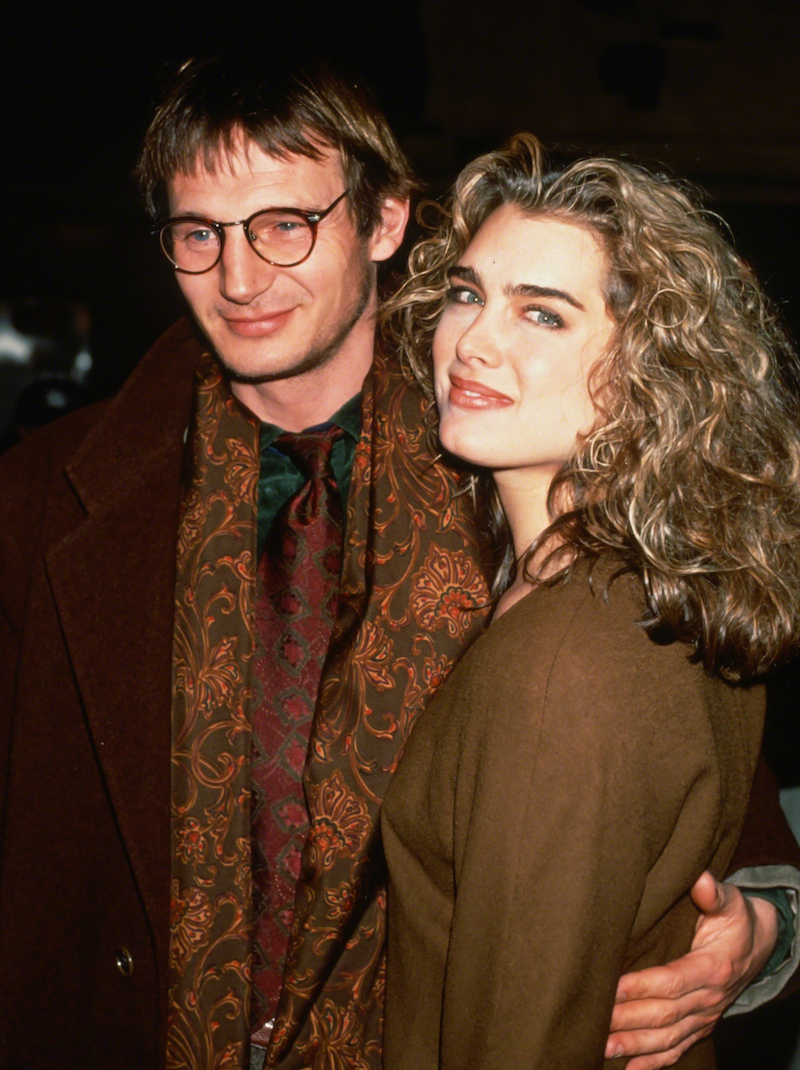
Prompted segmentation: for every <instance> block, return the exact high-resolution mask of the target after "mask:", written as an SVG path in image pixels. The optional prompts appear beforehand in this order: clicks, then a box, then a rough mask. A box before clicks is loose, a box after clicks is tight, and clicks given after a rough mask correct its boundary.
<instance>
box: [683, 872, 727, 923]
mask: <svg viewBox="0 0 800 1070" xmlns="http://www.w3.org/2000/svg"><path fill="white" fill-rule="evenodd" d="M730 887H731V885H725V884H719V883H718V882H717V881H716V880H715V879H714V877H713V875H712V874H711V873H709V872H708V870H706V871H705V872H704V873H701V874H700V876H699V877H698V878H697V880H696V881H695V882H694V885H693V886H692V902H693V903H694V905H695V906H696V907H697V909H698V910H701V911H702V912H703V913H704V914H716V913H717V912H719V911H721V910H724V909H725V906H726V904H727V889H728V888H730Z"/></svg>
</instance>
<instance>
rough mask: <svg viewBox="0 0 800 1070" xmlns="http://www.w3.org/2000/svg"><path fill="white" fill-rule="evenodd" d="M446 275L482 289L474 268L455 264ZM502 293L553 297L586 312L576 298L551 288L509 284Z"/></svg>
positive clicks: (531, 284)
mask: <svg viewBox="0 0 800 1070" xmlns="http://www.w3.org/2000/svg"><path fill="white" fill-rule="evenodd" d="M447 275H448V278H450V279H452V278H453V276H455V277H456V278H459V279H463V281H464V282H471V283H472V284H473V286H478V287H481V288H482V287H483V283H482V282H481V277H480V275H479V274H478V272H477V271H476V270H475V268H471V267H467V265H466V264H455V265H454V266H453V267H451V268H450V270H449V271H448V272H447ZM503 293H504V294H505V295H506V297H554V298H556V299H557V300H559V301H566V302H567V304H568V305H572V307H573V308H577V309H580V311H581V312H585V311H586V309H585V308H584V306H583V305H582V304H581V303H580V301H579V300H578V299H577V297H573V296H572V294H571V293H568V292H567V290H557V289H556V288H555V287H553V286H537V285H536V284H535V283H532V282H519V283H517V284H516V285H515V286H512V285H511V284H509V285H507V286H504V287H503Z"/></svg>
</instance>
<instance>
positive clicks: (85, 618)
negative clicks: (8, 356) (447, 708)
mask: <svg viewBox="0 0 800 1070" xmlns="http://www.w3.org/2000/svg"><path fill="white" fill-rule="evenodd" d="M199 353H200V349H199V346H198V343H197V341H196V340H195V338H194V336H193V335H192V332H191V330H190V329H189V328H188V326H187V325H186V324H185V323H184V324H179V325H177V326H176V327H175V328H173V329H172V330H171V331H170V332H168V333H167V335H165V336H164V338H163V339H161V341H160V342H159V343H158V344H157V345H156V346H155V348H154V349H153V350H152V351H151V353H150V354H149V355H148V356H147V357H146V358H145V359H144V361H143V362H142V364H141V365H140V367H139V368H138V369H137V371H136V372H135V373H134V375H133V376H132V377H131V379H130V380H129V381H128V383H127V384H126V386H125V387H124V389H123V391H122V392H121V393H120V395H119V396H118V398H116V399H115V400H114V401H112V402H110V403H107V404H103V405H101V406H97V407H94V408H91V409H88V410H85V411H83V412H80V413H76V414H74V415H73V416H71V417H67V418H66V419H65V420H63V421H60V422H59V423H57V424H55V425H52V426H51V427H48V428H45V429H43V430H42V431H41V432H40V433H38V434H37V435H35V436H33V437H32V438H31V439H30V440H28V441H27V442H25V443H24V444H22V445H21V446H20V447H19V448H17V449H15V450H13V451H11V453H9V454H7V455H6V456H5V457H3V458H0V518H2V519H1V520H0V831H1V834H2V838H1V839H0V1008H2V1010H1V1011H0V1068H2V1070H12V1068H13V1070H17V1068H19V1067H24V1068H25V1070H45V1068H46V1070H87V1068H93V1067H102V1068H103V1070H153V1068H156V1070H157V1068H158V1067H160V1066H161V1065H162V1064H163V1051H164V1035H165V1022H164V1010H165V1007H166V979H167V962H168V953H169V873H170V856H169V852H170V844H169V825H168V816H169V792H170V787H169V753H170V682H171V668H172V666H171V649H172V628H173V613H174V585H175V576H174V573H175V543H176V533H177V527H178V498H179V484H180V476H181V468H182V464H183V453H184V442H183V438H184V433H185V430H186V427H187V424H188V422H189V415H190V409H191V404H192V377H193V374H194V370H195V367H196V364H197V360H198V357H199ZM382 382H383V385H382V387H381V388H380V389H378V388H377V387H376V385H375V382H374V381H372V382H371V385H368V387H367V391H366V393H365V412H366V413H367V416H366V418H365V428H364V434H363V436H362V441H361V443H360V444H359V448H358V451H357V456H356V464H355V468H354V481H353V486H352V488H351V495H350V503H349V516H348V543H347V548H346V555H345V557H346V563H345V570H344V582H343V593H344V596H343V602H342V612H341V615H340V621H339V630H338V633H337V640H336V642H335V646H334V649H333V651H332V654H333V663H332V665H331V667H330V668H329V670H328V672H327V674H326V679H325V682H324V689H323V690H324V695H325V699H324V701H325V702H326V703H327V704H328V708H330V709H331V710H332V711H333V712H334V714H335V716H334V717H333V718H332V719H331V718H329V719H328V728H329V735H328V736H326V738H325V739H322V740H318V742H319V745H320V746H319V751H318V752H315V755H316V754H317V753H318V755H319V757H320V760H322V759H326V758H327V757H328V756H329V755H332V756H333V758H332V760H335V762H336V767H337V768H338V769H340V770H342V775H343V776H346V778H347V780H346V783H347V787H348V790H349V792H350V793H351V797H353V796H358V797H360V799H361V800H362V803H359V805H362V804H363V807H364V809H365V811H366V812H367V813H368V814H369V824H370V835H369V836H366V837H363V840H364V842H363V843H362V853H361V855H360V861H361V863H362V866H361V870H359V873H357V874H356V875H355V877H356V879H358V877H359V874H360V875H361V876H362V877H363V875H364V874H367V875H369V878H370V880H369V883H368V884H363V885H361V887H365V888H366V889H367V894H366V896H365V897H364V898H361V899H360V898H359V897H358V896H355V897H353V896H351V895H350V894H349V888H348V885H347V884H346V882H345V883H343V882H342V881H341V878H340V876H339V874H340V872H341V866H342V865H344V863H345V862H346V861H347V859H346V858H345V859H343V860H341V864H337V866H334V867H332V868H331V870H330V875H331V879H334V878H335V881H334V885H333V887H330V886H329V887H327V888H326V887H325V886H324V884H323V886H322V887H321V888H319V889H317V890H316V891H315V895H318V898H316V899H314V902H313V903H312V905H311V913H310V915H309V916H308V917H306V918H304V919H303V923H304V924H305V923H306V922H307V923H308V929H306V930H305V931H306V932H309V933H311V934H312V937H313V938H312V939H309V940H307V941H306V943H305V945H304V946H305V947H306V949H307V955H306V960H305V962H304V963H303V962H301V964H300V965H301V966H302V967H303V968H304V969H305V968H306V967H307V969H308V971H309V972H308V975H307V976H306V977H305V983H304V985H303V984H298V985H297V986H296V989H295V991H294V992H293V993H292V998H291V1000H290V1003H291V1008H290V1009H291V1012H292V1015H293V1016H294V1020H295V1023H296V1029H295V1032H294V1034H293V1035H292V1036H288V1038H287V1040H286V1049H285V1050H284V1052H283V1053H280V1052H278V1053H275V1055H276V1059H278V1058H279V1059H280V1062H279V1065H280V1066H281V1067H282V1068H288V1067H294V1066H308V1065H310V1064H311V1063H312V1062H313V1060H314V1058H315V1056H316V1055H319V1056H320V1061H319V1064H318V1065H320V1066H322V1067H336V1068H337V1070H341V1068H343V1067H346V1068H347V1070H351V1068H363V1067H369V1068H370V1070H374V1068H377V1067H378V1066H379V1064H380V1043H379V1024H380V1019H379V1011H380V1003H381V1000H380V995H381V979H382V970H381V963H382V952H381V948H382V934H383V899H384V895H383V885H382V878H381V866H380V859H381V852H380V845H379V841H378V840H377V838H376V836H375V835H374V823H375V820H376V815H377V809H378V806H379V804H380V800H381V798H382V795H383V791H384V790H385V787H386V784H387V782H388V779H389V777H390V776H391V774H392V771H393V768H394V764H395V762H396V761H397V757H398V755H399V753H400V750H401V748H402V744H403V741H404V739H405V737H406V736H407V734H408V732H409V730H410V725H411V722H412V721H413V719H414V716H415V714H416V712H417V711H418V710H419V708H420V706H421V705H422V704H423V702H424V701H425V700H426V699H427V698H428V697H429V696H430V694H431V693H432V691H433V690H434V689H435V688H436V686H438V684H439V683H440V682H441V680H442V679H443V677H444V676H445V675H446V673H447V671H448V669H449V667H450V664H451V662H452V658H453V657H454V656H455V654H456V653H457V652H458V651H459V650H460V649H461V648H462V647H463V646H464V645H465V643H466V641H467V640H468V638H469V637H470V634H474V632H475V630H476V629H477V628H479V627H480V614H479V613H477V612H475V611H473V610H470V609H469V603H470V599H472V601H473V604H474V601H475V599H477V597H478V592H479V591H480V589H481V584H480V581H479V578H478V571H477V568H476V565H475V563H474V553H473V550H472V543H471V535H470V530H469V522H468V520H467V519H466V518H465V517H464V516H462V515H461V510H462V509H463V508H465V507H466V500H465V499H464V498H461V499H459V500H458V502H457V503H456V504H455V505H453V504H452V502H451V498H452V491H453V482H452V478H451V477H450V476H449V475H448V474H447V473H446V472H445V471H444V470H442V469H441V468H440V467H439V466H438V465H435V464H432V463H431V461H430V457H429V456H428V455H427V453H426V450H425V447H424V442H423V434H422V431H421V425H422V419H421V415H420V413H421V404H420V401H419V399H418V398H417V397H416V396H415V395H414V394H413V392H410V391H408V390H407V389H406V388H404V387H402V386H400V385H399V384H398V383H397V382H396V381H395V382H394V385H392V384H391V383H390V382H389V380H383V381H382ZM373 413H374V417H373ZM440 548H443V549H440ZM465 591H466V592H467V597H466V599H465V597H464V592H465ZM317 771H320V772H322V766H321V765H320V766H316V765H315V767H314V769H313V770H312V772H315V773H316V772H317ZM752 813H753V821H752V824H751V825H750V826H749V827H750V829H751V833H750V834H749V836H748V838H747V840H746V842H745V844H744V847H743V850H742V852H741V854H740V857H739V859H738V861H737V862H736V865H738V864H740V863H741V864H747V863H750V864H759V863H763V862H770V861H774V862H785V861H794V860H795V858H796V855H795V854H794V853H793V847H792V842H793V841H791V840H790V839H788V838H787V837H788V833H787V831H786V826H785V823H783V824H782V823H781V819H780V814H779V810H778V809H777V802H776V797H775V796H774V793H773V794H770V793H769V791H768V790H765V791H764V792H760V793H759V802H758V804H757V805H754V806H753V808H752ZM376 863H377V865H376ZM350 887H352V886H350ZM319 893H321V895H320V894H319ZM326 910H327V911H328V913H327V914H326ZM360 922H365V923H366V925H365V926H364V927H362V928H361V929H359V925H358V924H357V923H360ZM370 926H371V928H370ZM315 929H316V933H315V931H314V930H315ZM354 931H359V932H360V933H361V936H360V939H359V941H350V942H349V943H348V942H347V941H346V940H341V939H339V938H338V935H337V934H340V933H346V934H351V933H352V932H354ZM318 935H319V938H317V937H318ZM331 936H333V937H334V938H333V939H330V938H329V937H331ZM353 956H355V958H353ZM118 962H119V964H120V965H121V966H122V970H121V969H120V968H119V966H118ZM127 962H129V963H132V971H131V970H130V969H129V968H128V967H127V966H126V963H127ZM127 974H129V975H127ZM331 979H333V981H334V982H337V981H343V984H341V985H340V986H339V988H340V990H341V991H338V990H337V991H331V988H330V981H331ZM342 993H344V994H345V995H344V996H343V995H342ZM347 993H350V995H349V996H348V995H347ZM345 997H346V998H345ZM320 1038H322V1039H320ZM320 1045H321V1046H320Z"/></svg>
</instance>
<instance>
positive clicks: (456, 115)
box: [0, 0, 800, 1070]
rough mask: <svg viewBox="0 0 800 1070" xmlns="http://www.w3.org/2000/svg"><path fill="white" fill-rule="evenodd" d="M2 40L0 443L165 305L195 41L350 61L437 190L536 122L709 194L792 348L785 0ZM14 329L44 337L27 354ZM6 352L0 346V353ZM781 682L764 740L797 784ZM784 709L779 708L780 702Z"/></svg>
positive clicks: (131, 350) (243, 4) (42, 29)
mask: <svg viewBox="0 0 800 1070" xmlns="http://www.w3.org/2000/svg"><path fill="white" fill-rule="evenodd" d="M16 19H17V23H18V25H17V28H15V29H8V28H7V31H6V34H4V56H3V63H2V72H1V73H2V79H3V83H4V84H3V85H2V87H0V89H1V90H2V99H3V100H4V101H5V103H6V111H7V113H8V114H7V118H6V121H5V139H4V140H5V145H6V162H5V166H4V168H3V169H2V176H0V177H1V180H2V204H3V205H4V207H5V211H4V213H3V218H2V230H1V231H0V233H2V234H3V235H4V238H5V250H4V254H5V255H4V256H3V257H1V258H0V434H2V433H3V431H4V429H5V426H6V424H8V423H9V422H10V419H11V408H12V404H13V401H14V398H15V397H16V395H17V393H18V392H19V390H20V389H21V387H22V386H23V385H24V384H25V383H26V382H27V381H28V380H29V379H30V378H32V377H33V376H34V375H36V374H41V373H42V372H45V373H47V374H53V373H58V374H61V373H65V372H67V371H68V370H69V367H70V366H71V362H72V360H73V358H74V354H75V352H76V351H77V349H79V348H80V347H81V346H82V345H83V346H86V347H88V350H89V352H90V353H91V356H92V361H93V364H92V369H91V372H90V373H89V375H88V379H87V382H86V389H87V391H88V393H87V395H86V396H87V397H99V396H104V395H106V394H108V393H110V392H112V391H114V390H115V389H116V388H117V387H118V386H119V385H120V384H121V382H122V381H123V380H124V378H125V377H126V376H127V374H128V373H129V372H130V370H131V368H132V367H133V365H134V364H135V362H136V361H137V360H138V359H139V357H140V356H141V355H142V354H143V353H144V351H145V350H146V349H147V348H148V347H149V345H150V344H151V343H152V342H153V341H154V339H155V338H156V337H157V335H158V334H159V333H160V332H161V331H162V330H163V329H164V328H166V327H167V326H168V325H169V324H170V323H171V322H172V321H173V320H174V319H175V318H176V317H177V316H178V315H179V314H180V313H181V303H180V300H179V297H178V293H177V288H176V286H175V284H174V281H173V280H172V277H171V271H170V269H169V266H168V264H167V262H166V260H165V259H164V258H163V257H162V256H161V254H160V253H159V251H158V249H157V248H156V246H155V244H154V239H152V238H151V237H150V236H149V224H148V219H147V217H146V215H145V213H144V211H143V209H142V208H141V206H140V204H139V200H138V196H137V193H136V189H135V186H134V183H133V180H132V179H131V177H130V172H131V170H132V168H133V166H134V164H135V161H136V156H137V152H138V147H139V143H140V140H141V137H142V135H143V133H144V130H145V128H146V126H147V123H148V120H149V117H150V113H151V110H152V106H153V102H154V100H155V98H156V96H157V94H158V91H159V88H160V86H161V84H162V82H163V79H164V77H165V74H166V72H167V71H168V70H169V69H171V67H172V66H174V65H175V63H176V62H177V61H179V60H180V59H181V58H184V57H186V56H187V55H189V54H191V53H192V52H193V51H195V50H197V49H198V48H202V47H205V46H213V45H214V43H223V42H228V41H234V42H236V41H242V42H244V41H248V42H250V43H251V44H253V45H255V46H256V47H257V48H259V49H260V50H261V51H262V52H263V56H264V63H265V68H266V67H267V66H268V64H269V62H270V57H271V56H284V55H286V54H289V55H295V54H296V55H302V54H303V51H304V49H307V48H309V47H314V48H315V49H317V50H322V51H328V52H329V53H330V55H331V56H332V58H334V59H336V60H338V61H342V60H344V61H345V62H347V63H349V64H351V65H352V64H355V65H356V66H358V67H360V69H361V70H362V72H363V74H364V75H365V77H366V78H367V80H368V81H370V82H371V83H372V84H373V86H374V87H375V89H376V90H377V92H378V95H379V97H380V100H381V102H382V104H383V106H384V108H385V110H386V112H387V114H388V116H389V118H390V120H391V121H392V123H393V125H394V126H395V128H396V130H397V131H398V133H399V134H400V136H401V140H402V141H403V144H404V146H405V148H406V149H407V151H408V152H409V154H410V156H411V158H412V160H413V162H414V163H415V165H416V167H417V169H418V170H419V172H420V173H421V175H422V177H423V178H424V179H425V180H426V182H427V183H428V185H429V189H430V190H431V191H432V192H434V193H438V192H441V191H443V190H444V189H446V188H447V185H448V184H449V182H450V181H451V180H452V178H453V177H454V175H455V173H456V172H457V170H458V168H459V167H460V166H461V165H462V164H463V163H464V162H466V160H468V159H469V158H470V157H472V156H474V155H475V154H476V153H478V152H480V151H483V150H485V149H489V148H494V147H496V146H497V145H498V144H499V143H500V142H501V141H502V140H503V139H504V138H505V137H506V136H508V134H510V133H511V132H513V131H514V130H517V129H530V130H533V131H534V132H535V133H537V134H538V135H539V136H540V137H541V138H542V139H543V140H544V141H545V142H546V143H547V144H548V145H550V146H553V147H556V148H558V149H559V150H560V151H563V152H564V153H567V154H571V153H586V152H596V151H604V152H613V153H622V154H626V155H630V156H633V157H634V158H636V159H639V160H642V161H644V162H646V163H650V164H652V165H654V166H656V167H657V168H660V169H666V170H668V171H670V172H673V173H676V174H679V175H681V176H684V177H687V178H689V179H691V180H693V181H695V182H696V183H699V184H700V185H701V186H702V187H703V188H704V189H705V190H707V191H708V193H709V195H710V198H711V206H712V207H713V208H714V210H715V211H717V212H719V214H720V215H721V216H723V218H724V219H725V220H726V221H727V222H728V223H729V224H730V226H731V231H732V236H733V240H734V242H735V244H736V245H737V247H738V248H739V250H740V252H741V253H742V254H743V255H744V256H745V257H746V258H747V259H748V260H749V261H750V262H751V263H752V264H753V265H754V266H755V267H756V270H757V272H758V273H759V275H760V277H761V278H762V280H763V281H764V283H765V285H766V287H767V289H768V291H769V292H770V293H771V294H772V296H773V297H774V298H775V299H776V300H777V302H778V303H779V305H780V307H781V308H782V311H783V314H784V317H785V319H786V321H787V323H788V326H789V328H790V331H791V333H792V334H793V336H794V337H795V339H798V338H800V266H799V264H798V247H800V215H799V214H798V206H800V5H799V4H798V3H797V0H762V2H749V0H747V2H746V0H706V2H703V0H693V2H692V0H684V2H680V3H666V2H664V3H659V2H656V0H564V2H558V0H551V2H549V3H539V2H535V0H534V2H529V3H513V2H510V0H494V2H493V3H491V5H490V0H449V2H444V0H418V2H411V0H409V2H400V0H387V2H385V3H382V4H379V5H378V4H375V5H373V6H372V7H371V8H370V9H369V11H368V13H367V14H363V13H360V12H357V10H356V7H355V5H351V4H335V3H330V4H327V5H318V4H309V3H302V2H301V3H292V4H288V3H284V4H281V5H277V4H271V3H268V2H266V3H258V4H256V3H253V2H252V0H239V2H236V0H227V2H225V3H210V2H202V0H198V2H195V3H191V4H189V3H169V2H168V0H165V2H163V3H161V4H155V3H153V2H152V0H147V2H145V3H139V4H135V5H134V4H126V3H122V4H117V5H115V6H111V5H107V6H104V7H92V6H88V7H83V8H82V9H81V10H80V11H78V10H77V9H76V8H74V7H73V6H72V5H65V6H63V7H62V8H61V9H60V10H57V11H55V12H54V11H53V10H52V9H50V8H45V7H44V5H40V4H36V3H34V4H27V5H24V6H20V7H18V8H17V12H16ZM15 330H19V331H21V332H22V333H23V334H27V335H34V336H40V335H44V334H46V333H48V332H49V333H55V334H60V336H61V338H62V342H63V344H62V346H61V348H60V349H57V350H48V349H47V347H46V346H44V347H42V346H39V348H38V350H37V353H35V354H34V355H33V357H32V360H31V361H29V362H28V363H26V364H24V365H23V364H21V363H20V362H19V361H16V362H15V361H13V360H11V359H10V358H9V354H8V352H7V350H8V349H9V348H12V349H13V346H14V345H15V344H16V342H15V340H17V341H18V337H17V335H15V334H14V331H15ZM9 339H10V340H9ZM796 694H797V687H796V680H795V676H793V675H788V676H787V677H786V680H785V682H784V685H783V687H782V690H781V692H780V700H781V701H780V703H779V704H780V706H781V708H782V710H783V711H784V712H783V715H782V717H780V718H776V719H775V720H774V722H773V727H772V728H771V740H772V748H773V752H774V754H775V755H776V756H777V762H778V765H779V767H780V773H781V775H782V778H783V781H784V783H786V784H796V783H798V782H800V770H799V769H798V765H799V764H800V762H799V760H798V755H799V754H800V738H798V729H797V728H796V727H795V725H796V720H797V719H796V717H794V716H792V714H793V713H794V706H795V705H796V697H795V696H796ZM787 710H788V711H789V713H788V716H787V714H786V711H787ZM798 1018H800V1004H798V1003H797V1001H794V1002H793V1003H789V1004H784V1006H783V1007H782V1008H778V1009H777V1010H776V1009H772V1008H770V1009H769V1010H768V1011H766V1012H764V1013H763V1014H760V1015H758V1014H757V1015H753V1016H748V1020H747V1022H746V1024H744V1025H743V1024H742V1021H743V1020H739V1021H737V1022H736V1023H734V1024H733V1025H731V1026H730V1027H729V1029H728V1033H729V1039H728V1041H727V1042H725V1043H724V1045H723V1047H724V1052H723V1065H724V1066H725V1067H726V1068H728V1070H734V1068H739V1067H742V1068H745V1067H746V1068H747V1070H751V1068H752V1067H756V1066H757V1067H766V1068H770V1070H773V1068H774V1070H778V1068H780V1067H783V1066H785V1065H786V1060H787V1059H788V1052H789V1051H790V1049H791V1047H792V1046H793V1044H794V1034H795V1033H796V1028H797V1026H796V1023H797V1022H798Z"/></svg>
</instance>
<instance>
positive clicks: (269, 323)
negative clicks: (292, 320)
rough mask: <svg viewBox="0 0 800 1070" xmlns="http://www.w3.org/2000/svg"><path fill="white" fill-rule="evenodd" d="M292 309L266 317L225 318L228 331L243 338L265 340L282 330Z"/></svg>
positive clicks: (272, 313)
mask: <svg viewBox="0 0 800 1070" xmlns="http://www.w3.org/2000/svg"><path fill="white" fill-rule="evenodd" d="M291 314H292V309H290V308H287V309H285V310H284V311H283V312H270V313H269V314H268V315H264V316H257V317H255V316H247V317H244V316H243V317H241V318H239V319H236V318H234V317H233V316H223V317H222V318H223V319H224V320H225V322H226V324H227V325H228V330H230V331H232V332H233V333H234V334H238V335H239V336H240V337H241V338H264V337H266V336H267V335H270V334H274V333H275V332H276V331H278V330H280V329H281V327H283V325H284V324H285V323H286V321H287V319H288V318H289V316H290V315H291Z"/></svg>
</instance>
